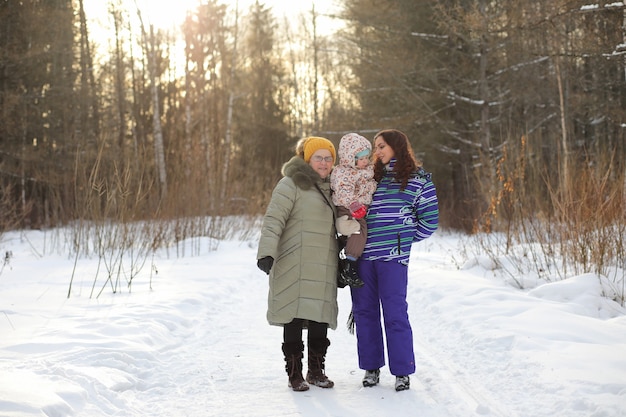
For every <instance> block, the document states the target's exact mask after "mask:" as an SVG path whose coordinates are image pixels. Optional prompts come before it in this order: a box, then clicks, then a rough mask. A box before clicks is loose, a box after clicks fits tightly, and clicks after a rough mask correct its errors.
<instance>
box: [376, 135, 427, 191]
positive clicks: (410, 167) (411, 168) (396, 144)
mask: <svg viewBox="0 0 626 417" xmlns="http://www.w3.org/2000/svg"><path fill="white" fill-rule="evenodd" d="M379 136H380V137H382V138H383V140H384V141H385V143H386V144H387V145H389V146H391V149H393V153H394V155H395V156H394V157H395V159H396V163H395V165H394V166H393V172H394V175H395V179H396V181H399V182H400V183H401V184H402V185H401V186H400V189H401V190H404V189H405V188H406V185H407V184H408V182H409V178H410V177H411V174H412V173H413V172H415V171H417V169H418V168H420V167H421V166H422V163H421V162H419V161H417V159H415V154H413V148H411V143H410V142H409V138H408V137H407V135H406V134H404V133H403V132H401V131H399V130H396V129H385V130H381V131H380V132H378V133H376V135H375V136H374V142H376V138H378V137H379ZM384 174H385V166H384V165H383V163H382V162H381V161H380V159H378V158H376V160H375V162H374V179H375V180H376V181H377V182H378V181H380V179H381V178H382V177H383V175H384Z"/></svg>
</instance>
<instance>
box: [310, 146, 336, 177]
mask: <svg viewBox="0 0 626 417" xmlns="http://www.w3.org/2000/svg"><path fill="white" fill-rule="evenodd" d="M333 162H334V161H333V154H332V153H330V151H329V150H328V149H318V150H317V151H315V153H314V154H313V155H311V159H310V160H309V165H311V168H313V170H314V171H315V172H317V173H318V175H319V176H320V177H321V178H322V179H325V178H326V177H327V176H329V175H330V171H331V170H332V169H333Z"/></svg>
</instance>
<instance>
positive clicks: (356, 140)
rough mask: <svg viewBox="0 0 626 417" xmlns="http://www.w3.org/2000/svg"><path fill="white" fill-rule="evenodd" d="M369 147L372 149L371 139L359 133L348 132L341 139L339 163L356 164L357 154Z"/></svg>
mask: <svg viewBox="0 0 626 417" xmlns="http://www.w3.org/2000/svg"><path fill="white" fill-rule="evenodd" d="M365 149H368V150H369V151H370V152H371V151H372V144H371V143H370V141H369V140H367V139H366V138H364V137H363V136H361V135H359V134H357V133H347V134H345V135H343V137H342V138H341V140H340V141H339V152H338V154H339V165H346V166H351V167H353V166H356V164H355V160H354V158H355V156H356V154H357V153H359V152H361V151H363V150H365Z"/></svg>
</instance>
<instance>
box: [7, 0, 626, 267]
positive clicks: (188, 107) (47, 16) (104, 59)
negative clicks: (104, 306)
mask: <svg viewBox="0 0 626 417" xmlns="http://www.w3.org/2000/svg"><path fill="white" fill-rule="evenodd" d="M85 1H92V0H2V1H0V22H1V26H2V31H0V53H1V55H0V118H1V120H0V213H2V214H1V218H0V231H1V230H11V229H20V228H24V229H27V228H29V229H47V228H53V227H58V226H64V225H72V224H73V225H75V224H87V223H88V224H90V225H91V226H89V227H96V229H97V226H93V225H98V224H103V223H105V222H115V223H116V224H120V225H124V227H131V226H129V225H131V224H136V222H138V221H142V222H143V221H145V222H146V223H143V224H150V225H152V226H150V227H148V226H143V227H144V228H145V229H146V230H145V231H144V229H142V232H141V233H142V234H143V233H145V236H144V239H143V240H146V241H148V245H147V246H148V247H152V248H154V247H158V246H159V245H160V244H162V243H163V242H164V241H168V240H171V239H173V240H177V239H181V238H184V237H186V236H189V235H195V234H202V233H207V231H206V230H198V229H202V227H199V224H198V223H195V222H198V221H199V220H190V219H202V218H206V217H207V216H212V217H216V216H227V215H245V216H248V215H249V216H258V215H261V214H263V212H264V209H265V206H266V204H267V201H268V199H269V196H270V194H271V191H272V189H273V186H274V185H275V183H276V182H277V181H278V179H279V178H280V168H281V166H282V164H283V163H284V162H285V161H286V160H287V159H288V158H290V157H291V156H292V155H293V152H294V145H295V143H296V141H297V140H298V139H299V138H301V137H304V136H308V135H316V136H324V137H327V138H329V139H331V140H332V141H333V142H334V143H335V144H337V143H338V141H339V138H340V137H341V136H342V135H343V134H345V133H348V132H357V133H360V134H362V135H363V136H365V137H367V138H369V139H372V138H373V135H374V134H375V133H376V132H377V131H378V130H381V129H384V128H397V129H400V130H402V131H404V132H406V133H407V134H408V136H409V138H410V139H411V141H412V145H413V147H414V150H415V152H416V156H417V157H418V158H419V159H421V160H422V161H423V163H424V166H425V168H426V170H428V171H430V172H432V173H433V181H434V183H435V186H436V188H437V194H438V197H439V204H440V225H441V228H442V229H450V230H461V231H464V232H467V233H468V234H481V236H495V234H496V233H497V236H498V239H502V245H501V246H502V247H503V250H505V251H506V250H511V251H512V250H514V247H515V245H516V244H518V243H520V242H533V243H534V244H535V246H532V247H533V248H534V249H532V250H531V251H530V252H528V251H526V252H525V253H523V254H520V255H519V256H520V257H526V258H531V259H533V263H534V265H536V268H537V269H538V270H542V269H543V270H545V269H546V268H547V269H549V268H550V267H551V265H550V263H551V261H550V259H551V258H552V255H553V254H554V253H555V252H557V251H558V252H559V254H560V255H562V256H565V257H566V259H567V260H568V265H571V264H570V263H569V262H574V264H575V265H579V266H580V268H581V270H593V271H596V272H605V273H606V272H607V271H606V268H608V266H609V265H611V266H615V265H622V266H623V265H624V264H625V262H626V260H625V259H624V253H625V251H624V244H625V242H624V235H625V231H626V221H625V220H626V219H625V214H626V212H625V208H626V207H625V199H626V183H625V174H626V142H625V140H624V133H625V130H626V118H625V117H624V115H625V110H626V60H625V59H626V56H625V53H626V38H625V37H626V27H625V24H626V23H625V22H626V14H625V9H626V6H625V5H624V3H622V2H605V1H596V2H593V3H590V2H587V1H583V0H554V1H549V2H544V1H536V0H516V1H512V0H501V1H494V0H473V1H470V0H437V1H432V0H376V1H374V0H338V1H337V2H336V3H337V4H338V6H339V7H338V10H339V12H338V13H337V14H336V15H335V14H334V15H332V16H329V15H325V16H321V15H320V14H319V12H318V11H316V9H315V2H311V7H310V9H309V11H308V12H306V13H302V14H301V15H300V16H299V19H298V20H296V21H287V20H284V19H280V18H279V17H278V16H276V15H275V14H274V12H273V10H272V8H271V7H269V6H267V5H265V4H264V3H263V2H262V1H256V2H255V3H254V4H252V6H250V7H249V8H246V9H239V8H238V7H235V5H234V4H233V2H223V1H218V0H202V1H199V2H198V4H197V7H196V8H195V9H192V10H189V11H188V12H187V16H186V19H185V21H184V22H183V23H182V24H181V26H180V27H178V28H176V29H175V30H164V29H161V28H157V27H154V26H153V25H151V24H149V22H147V21H144V20H143V19H142V14H141V12H142V11H141V10H139V9H138V8H128V7H125V6H124V5H128V4H132V2H125V3H122V2H121V1H119V0H108V2H107V10H108V14H107V16H101V17H100V18H102V19H106V20H107V21H108V22H110V26H111V28H112V30H111V33H110V41H109V42H108V43H106V44H105V45H103V44H97V43H96V42H94V40H93V39H91V37H90V34H91V33H93V29H94V28H93V27H92V23H91V22H92V20H91V18H92V16H88V15H87V14H86V10H85V7H84V6H85V5H84V2H85ZM322 17H323V18H325V19H332V20H333V21H334V22H336V28H337V29H336V30H335V31H332V33H326V32H324V33H322V32H321V31H320V30H319V19H320V18H322ZM133 22H139V24H136V23H133ZM177 57H184V59H182V60H181V59H179V58H177ZM181 219H186V220H184V221H183V220H181ZM163 220H175V222H174V224H175V226H168V227H167V228H166V227H165V226H159V227H155V226H154V225H155V224H162V223H160V222H161V221H163ZM204 224H206V223H200V226H202V225H204ZM212 224H214V223H212ZM97 230H101V229H97ZM103 239H104V237H103ZM483 239H489V237H483ZM75 240H76V241H78V240H80V238H79V237H76V239H75ZM76 241H75V242H74V245H75V246H76V245H78V243H76ZM485 246H486V247H487V246H489V247H491V245H485Z"/></svg>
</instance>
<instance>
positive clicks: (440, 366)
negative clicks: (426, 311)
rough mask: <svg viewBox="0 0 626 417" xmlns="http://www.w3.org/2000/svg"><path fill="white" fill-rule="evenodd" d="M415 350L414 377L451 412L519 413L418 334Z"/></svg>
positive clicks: (507, 416) (511, 416)
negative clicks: (466, 374)
mask: <svg viewBox="0 0 626 417" xmlns="http://www.w3.org/2000/svg"><path fill="white" fill-rule="evenodd" d="M413 344H414V347H415V354H416V366H417V369H416V372H415V378H416V379H418V380H419V382H420V383H421V384H422V385H424V387H425V388H426V392H427V393H428V394H429V395H430V396H431V397H432V398H433V400H434V401H436V402H437V403H438V404H442V405H445V408H447V409H448V410H449V411H450V412H451V415H453V416H458V417H467V416H471V415H478V416H493V417H517V414H516V413H515V412H513V411H512V410H509V409H508V408H507V407H505V406H503V405H502V404H499V403H498V402H497V401H496V400H494V399H493V398H491V396H490V395H489V394H488V393H487V390H486V389H485V388H484V387H483V386H482V385H480V381H478V380H477V379H475V378H474V379H471V380H470V379H469V378H468V377H464V376H462V374H463V373H464V372H463V370H461V369H460V368H459V367H458V366H456V365H454V364H453V363H452V361H451V360H449V359H447V358H444V357H443V355H441V354H438V353H437V352H435V350H434V349H433V348H432V346H431V345H430V344H429V343H427V342H426V341H424V340H423V339H422V338H421V337H419V336H418V335H415V334H414V335H413Z"/></svg>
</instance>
